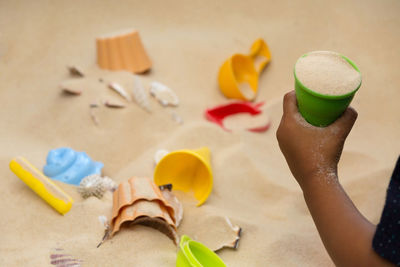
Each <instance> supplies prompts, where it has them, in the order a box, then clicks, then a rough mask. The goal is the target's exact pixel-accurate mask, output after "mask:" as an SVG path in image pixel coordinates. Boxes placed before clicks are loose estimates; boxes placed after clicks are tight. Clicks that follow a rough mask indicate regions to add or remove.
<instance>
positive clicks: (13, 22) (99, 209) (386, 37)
mask: <svg viewBox="0 0 400 267" xmlns="http://www.w3.org/2000/svg"><path fill="white" fill-rule="evenodd" d="M354 11H356V12H354ZM399 13H400V2H399V1H396V0H384V1H372V0H367V1H362V2H361V1H344V0H339V1H323V2H322V1H321V2H315V1H311V0H306V1H241V2H240V1H237V2H232V1H227V0H223V1H190V2H188V1H159V0H150V1H96V2H93V1H85V0H84V1H79V2H71V1H64V0H60V1H44V0H40V1H1V2H0V101H1V108H2V112H0V147H1V150H0V166H1V168H0V174H1V179H0V188H1V189H0V192H1V200H2V201H1V203H0V214H1V216H2V219H1V220H0V229H1V233H2V234H1V238H0V255H1V257H0V265H1V266H52V265H51V264H50V254H51V253H53V252H54V251H55V249H63V251H64V252H65V253H67V254H70V255H71V256H72V257H74V258H76V259H80V260H83V266H135V267H136V266H146V267H149V266H175V259H176V252H177V248H176V247H175V245H174V244H173V242H172V241H171V240H170V239H168V237H166V236H165V235H163V234H161V233H159V232H158V231H156V230H154V229H151V228H148V227H143V226H134V227H131V228H128V229H123V230H121V231H120V232H119V233H117V234H116V235H115V237H114V238H113V239H111V240H109V241H107V242H105V243H104V244H103V245H102V246H100V247H99V248H96V246H97V244H98V243H99V241H100V240H101V238H102V236H103V233H104V228H103V226H102V224H101V223H100V222H99V220H98V217H99V216H100V215H105V216H107V217H110V215H111V205H112V201H111V199H112V197H111V194H107V195H106V196H104V198H103V199H101V200H98V199H96V198H89V199H87V200H85V201H84V200H82V199H81V198H80V197H79V195H78V193H77V192H76V190H75V188H73V187H71V186H68V185H65V184H59V185H60V186H61V187H62V188H63V189H64V190H66V191H68V192H69V193H70V194H71V195H72V196H73V198H74V199H75V204H74V206H73V207H72V209H71V211H70V212H69V213H67V214H66V215H65V216H61V215H59V214H58V213H57V212H56V211H54V210H53V209H52V208H51V207H50V206H48V205H46V203H44V202H43V201H42V200H41V199H40V198H39V197H37V196H36V195H35V194H34V193H33V192H32V191H31V190H30V189H29V188H28V187H27V186H25V185H24V184H23V182H22V181H21V180H19V179H18V178H17V177H16V176H15V175H14V174H13V173H12V172H11V171H10V170H9V168H8V163H9V161H10V160H11V159H12V158H13V157H15V156H18V155H22V156H24V157H26V158H27V159H28V160H30V161H31V162H32V163H33V164H34V165H36V166H37V167H39V168H42V167H43V166H44V164H45V159H46V155H47V153H48V151H49V150H50V149H53V148H57V147H62V146H67V147H71V148H73V149H75V150H78V151H85V152H87V153H88V154H89V155H90V156H91V157H92V158H93V159H94V160H96V161H101V162H103V163H104V164H105V167H104V169H103V172H104V174H105V175H107V176H109V177H111V178H113V179H114V180H116V181H117V182H120V181H124V180H127V179H128V178H130V177H131V176H134V175H135V176H148V177H152V175H153V169H154V163H153V156H154V153H155V152H156V151H157V150H158V149H167V150H170V151H172V150H175V149H183V148H189V149H195V148H199V147H202V146H207V147H209V148H210V150H211V162H212V168H213V172H214V188H213V191H212V193H211V195H210V197H209V199H208V200H207V202H206V203H205V204H204V205H203V206H201V207H195V205H194V204H193V201H190V199H191V198H190V196H188V195H183V196H181V199H183V200H184V210H185V213H184V219H183V222H182V225H181V227H180V228H179V234H180V235H182V234H188V235H189V236H192V237H195V236H196V233H198V232H199V231H200V230H203V231H204V227H209V228H210V231H212V230H213V228H212V226H213V225H212V223H210V222H212V218H213V217H215V216H227V217H228V218H230V219H231V221H232V223H233V224H235V225H239V226H241V227H242V229H243V232H242V238H241V240H240V243H239V248H238V249H237V250H231V249H223V250H221V251H220V252H219V255H220V256H221V258H222V259H223V260H224V261H225V262H226V264H227V265H228V266H333V263H332V262H331V260H330V259H329V256H328V254H327V253H326V251H325V249H324V247H323V244H322V242H321V241H320V238H319V235H318V233H317V230H316V228H315V226H314V224H313V221H312V219H311V217H310V214H309V212H308V210H307V207H306V205H305V203H304V200H303V195H302V192H301V191H300V188H299V186H298V185H297V183H296V182H295V180H294V178H293V177H292V175H291V173H290V171H289V169H288V167H287V165H286V162H285V160H284V157H283V156H282V154H281V152H280V150H279V147H278V143H277V141H276V137H275V132H276V129H277V127H278V125H279V122H280V117H281V115H282V97H283V94H284V93H285V92H287V91H289V90H292V89H293V85H294V79H293V67H294V64H295V62H296V60H297V59H298V57H299V56H300V55H302V54H304V53H305V52H307V51H312V50H332V51H337V52H339V53H342V54H344V55H346V56H348V57H350V58H351V59H352V60H354V62H355V63H356V64H357V66H358V67H359V69H360V70H361V73H362V75H363V85H362V87H361V89H360V90H359V92H357V94H356V96H355V98H354V101H353V103H352V106H353V107H355V108H356V109H357V111H358V113H359V117H358V120H357V122H356V124H355V126H354V128H353V130H352V132H351V134H350V135H349V137H348V139H347V142H346V145H345V148H344V151H343V156H342V159H341V162H340V166H339V175H340V181H341V182H342V184H343V186H344V188H345V189H346V190H347V192H348V193H349V195H350V197H351V198H352V199H353V201H354V202H355V204H356V205H357V207H358V208H359V209H360V210H361V212H362V213H363V214H364V215H365V216H366V217H367V218H368V219H370V220H372V221H373V222H374V223H376V222H378V221H379V218H380V214H381V211H382V208H383V203H384V198H385V191H386V188H387V185H388V181H389V178H390V175H391V172H392V169H393V167H394V164H395V160H396V158H397V156H398V154H399V152H400V142H399V136H400V123H399V114H400V105H399V104H398V99H399V98H400V90H399V88H400V80H399V79H398V70H399V69H400V54H399V53H395V51H398V43H399V42H400V31H399V29H400V17H399V16H398V14H399ZM126 28H135V29H138V30H139V32H140V35H141V37H142V41H143V44H144V46H145V47H146V49H147V52H148V54H149V56H150V58H151V60H152V62H153V68H152V70H151V72H150V73H148V74H146V75H142V76H140V78H141V80H142V82H143V84H144V85H145V87H146V88H148V87H149V84H150V82H151V81H154V80H156V81H159V82H162V83H164V84H165V85H167V86H168V87H170V88H171V89H173V90H174V91H175V92H176V93H177V95H178V96H179V98H180V106H179V107H177V108H163V107H161V105H159V104H158V103H157V102H156V101H155V100H154V99H153V98H151V99H150V101H151V102H150V103H151V106H152V112H151V113H148V112H146V111H145V110H143V109H141V108H140V107H139V106H137V105H135V104H133V103H130V104H127V107H126V108H122V109H110V108H107V107H104V106H103V105H101V106H100V108H97V109H96V110H95V112H96V116H97V117H98V120H99V125H95V124H94V123H93V121H92V119H91V117H90V110H89V104H90V103H91V102H93V101H101V100H102V99H100V98H110V99H111V98H112V99H116V100H120V98H119V96H118V95H117V94H116V93H115V92H113V91H111V90H110V89H108V88H107V85H106V83H105V82H104V83H103V84H101V83H100V82H99V81H98V79H99V78H103V79H105V80H107V79H109V80H112V81H116V82H120V83H121V84H123V85H124V86H126V87H127V89H128V90H130V88H129V86H130V85H129V84H130V83H131V82H132V83H133V81H132V80H131V75H130V74H127V73H123V72H120V73H111V72H107V71H101V70H99V69H98V68H97V67H96V63H95V62H96V50H95V38H96V37H98V36H101V35H104V34H107V33H110V32H115V31H117V30H120V29H126ZM259 37H261V38H264V39H265V40H266V41H267V43H268V44H269V47H270V50H271V53H272V61H271V64H270V65H269V66H268V67H267V68H266V70H265V71H264V72H263V74H262V75H261V77H260V82H259V92H258V95H257V99H256V101H257V102H259V101H266V106H267V107H266V109H265V110H266V111H265V112H266V113H267V114H268V116H269V118H270V119H271V122H272V126H271V128H270V129H269V130H268V131H267V132H266V133H262V134H257V133H250V132H246V131H234V132H232V133H230V132H226V131H224V130H222V129H220V128H219V127H218V126H217V125H216V124H213V123H210V122H208V121H206V119H205V118H204V115H203V113H204V110H205V109H206V108H210V107H213V106H215V105H219V104H223V103H226V102H227V100H226V99H225V98H224V97H223V95H222V94H221V93H220V91H219V90H218V85H217V73H218V69H219V67H220V66H221V64H222V63H223V62H224V60H225V59H226V58H228V57H229V56H231V55H232V54H233V53H237V52H242V53H247V52H248V50H249V48H250V45H251V44H252V42H253V41H254V40H255V39H256V38H259ZM70 64H73V65H74V64H75V65H77V66H80V67H81V68H82V69H84V70H85V71H87V72H88V75H87V77H86V78H83V80H82V81H81V82H82V85H83V87H84V89H83V90H84V91H83V92H82V95H81V96H68V95H65V94H62V93H61V90H60V89H59V87H58V86H59V84H60V83H61V82H62V81H65V80H67V79H71V77H69V75H68V72H67V69H66V66H67V65H70ZM77 79H79V78H77ZM99 99H100V100H99ZM122 101H124V100H122ZM171 112H175V113H176V114H178V115H179V116H181V117H182V119H183V121H184V123H183V124H182V125H179V124H178V123H176V122H175V121H174V120H173V119H172V116H171ZM179 195H182V194H179ZM199 217H201V218H203V219H204V222H205V224H206V226H203V225H201V224H200V223H199V220H198V219H197V218H199Z"/></svg>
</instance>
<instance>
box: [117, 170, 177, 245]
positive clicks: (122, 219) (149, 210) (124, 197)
mask: <svg viewBox="0 0 400 267" xmlns="http://www.w3.org/2000/svg"><path fill="white" fill-rule="evenodd" d="M175 222H176V221H175V211H174V208H173V206H171V205H170V204H169V202H168V201H167V200H166V199H165V198H164V196H163V194H162V193H161V191H160V189H159V188H158V187H157V186H156V185H155V184H154V182H153V181H152V180H150V179H149V178H144V177H132V178H130V179H129V180H128V181H126V182H122V183H121V184H120V185H119V186H118V188H117V190H116V191H115V192H114V198H113V211H112V218H111V229H110V230H111V236H113V235H114V234H115V233H116V232H118V231H119V230H120V229H121V226H122V225H123V224H126V223H130V224H142V225H146V226H150V227H153V228H156V229H157V230H159V231H161V232H163V233H165V234H166V235H167V236H168V237H170V238H171V239H172V240H173V241H174V242H175V243H176V242H177V235H176V224H175Z"/></svg>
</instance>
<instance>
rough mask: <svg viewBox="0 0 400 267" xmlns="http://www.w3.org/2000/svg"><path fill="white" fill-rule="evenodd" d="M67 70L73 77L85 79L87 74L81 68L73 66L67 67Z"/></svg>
mask: <svg viewBox="0 0 400 267" xmlns="http://www.w3.org/2000/svg"><path fill="white" fill-rule="evenodd" d="M67 68H68V71H69V74H70V75H71V76H77V77H85V74H84V72H83V71H82V69H81V68H79V67H77V66H73V65H70V66H67Z"/></svg>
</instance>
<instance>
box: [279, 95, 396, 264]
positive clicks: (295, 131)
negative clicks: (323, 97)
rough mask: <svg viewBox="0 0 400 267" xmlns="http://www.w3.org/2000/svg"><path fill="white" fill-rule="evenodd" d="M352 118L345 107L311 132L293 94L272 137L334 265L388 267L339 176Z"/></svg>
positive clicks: (287, 97) (370, 228) (287, 98)
mask: <svg viewBox="0 0 400 267" xmlns="http://www.w3.org/2000/svg"><path fill="white" fill-rule="evenodd" d="M356 119H357V112H356V111H355V110H353V109H352V108H348V109H347V110H346V111H345V113H344V114H343V115H342V116H341V117H340V118H339V119H338V120H336V121H335V122H334V123H333V124H331V125H329V126H328V127H325V128H319V127H314V126H312V125H310V124H308V123H307V122H306V121H305V120H304V119H303V117H302V116H301V115H300V113H299V112H298V108H297V102H296V96H295V93H294V91H292V92H290V93H288V94H286V95H285V98H284V102H283V116H282V120H281V123H280V125H279V129H278V131H277V133H276V135H277V138H278V142H279V146H280V148H281V150H282V153H283V155H284V156H285V158H286V161H287V163H288V165H289V168H290V170H291V172H292V174H293V176H294V177H295V178H296V180H297V182H298V183H299V185H300V187H301V189H302V190H303V194H304V199H305V201H306V203H307V206H308V209H309V210H310V213H311V215H312V217H313V219H314V222H315V225H316V226H317V229H318V232H319V234H320V236H321V239H322V241H323V243H324V245H325V248H326V250H327V251H328V253H329V255H330V257H331V258H332V260H333V261H334V263H335V264H336V265H337V266H392V265H391V264H390V263H389V262H387V261H386V260H384V259H383V258H381V257H380V256H378V255H377V254H376V253H375V252H374V251H373V248H372V238H373V236H374V233H375V228H376V227H375V226H374V225H373V224H371V223H370V222H369V221H368V220H367V219H365V217H364V216H363V215H362V214H361V213H360V212H359V211H358V210H357V208H356V207H355V206H354V204H353V202H352V201H351V200H350V198H349V197H348V196H347V194H346V192H345V191H344V190H343V188H342V187H341V185H340V183H339V181H338V177H337V164H338V161H339V159H340V156H341V153H342V149H343V145H344V142H345V139H346V137H347V135H348V134H349V132H350V130H351V128H352V127H353V124H354V122H355V121H356Z"/></svg>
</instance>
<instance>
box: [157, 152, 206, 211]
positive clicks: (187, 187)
mask: <svg viewBox="0 0 400 267" xmlns="http://www.w3.org/2000/svg"><path fill="white" fill-rule="evenodd" d="M154 182H155V183H156V184H157V185H165V184H172V188H173V189H176V190H181V191H183V192H188V191H193V192H194V197H195V198H196V199H197V200H198V201H199V202H198V203H197V206H200V205H201V204H203V203H204V202H205V201H206V200H207V198H208V196H209V195H210V193H211V190H212V186H213V178H212V170H211V165H210V150H209V149H208V148H207V147H202V148H200V149H197V150H189V149H184V150H177V151H173V152H171V153H169V154H167V155H166V156H164V157H163V158H162V159H161V160H160V162H159V163H158V164H157V166H156V169H155V170H154Z"/></svg>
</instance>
